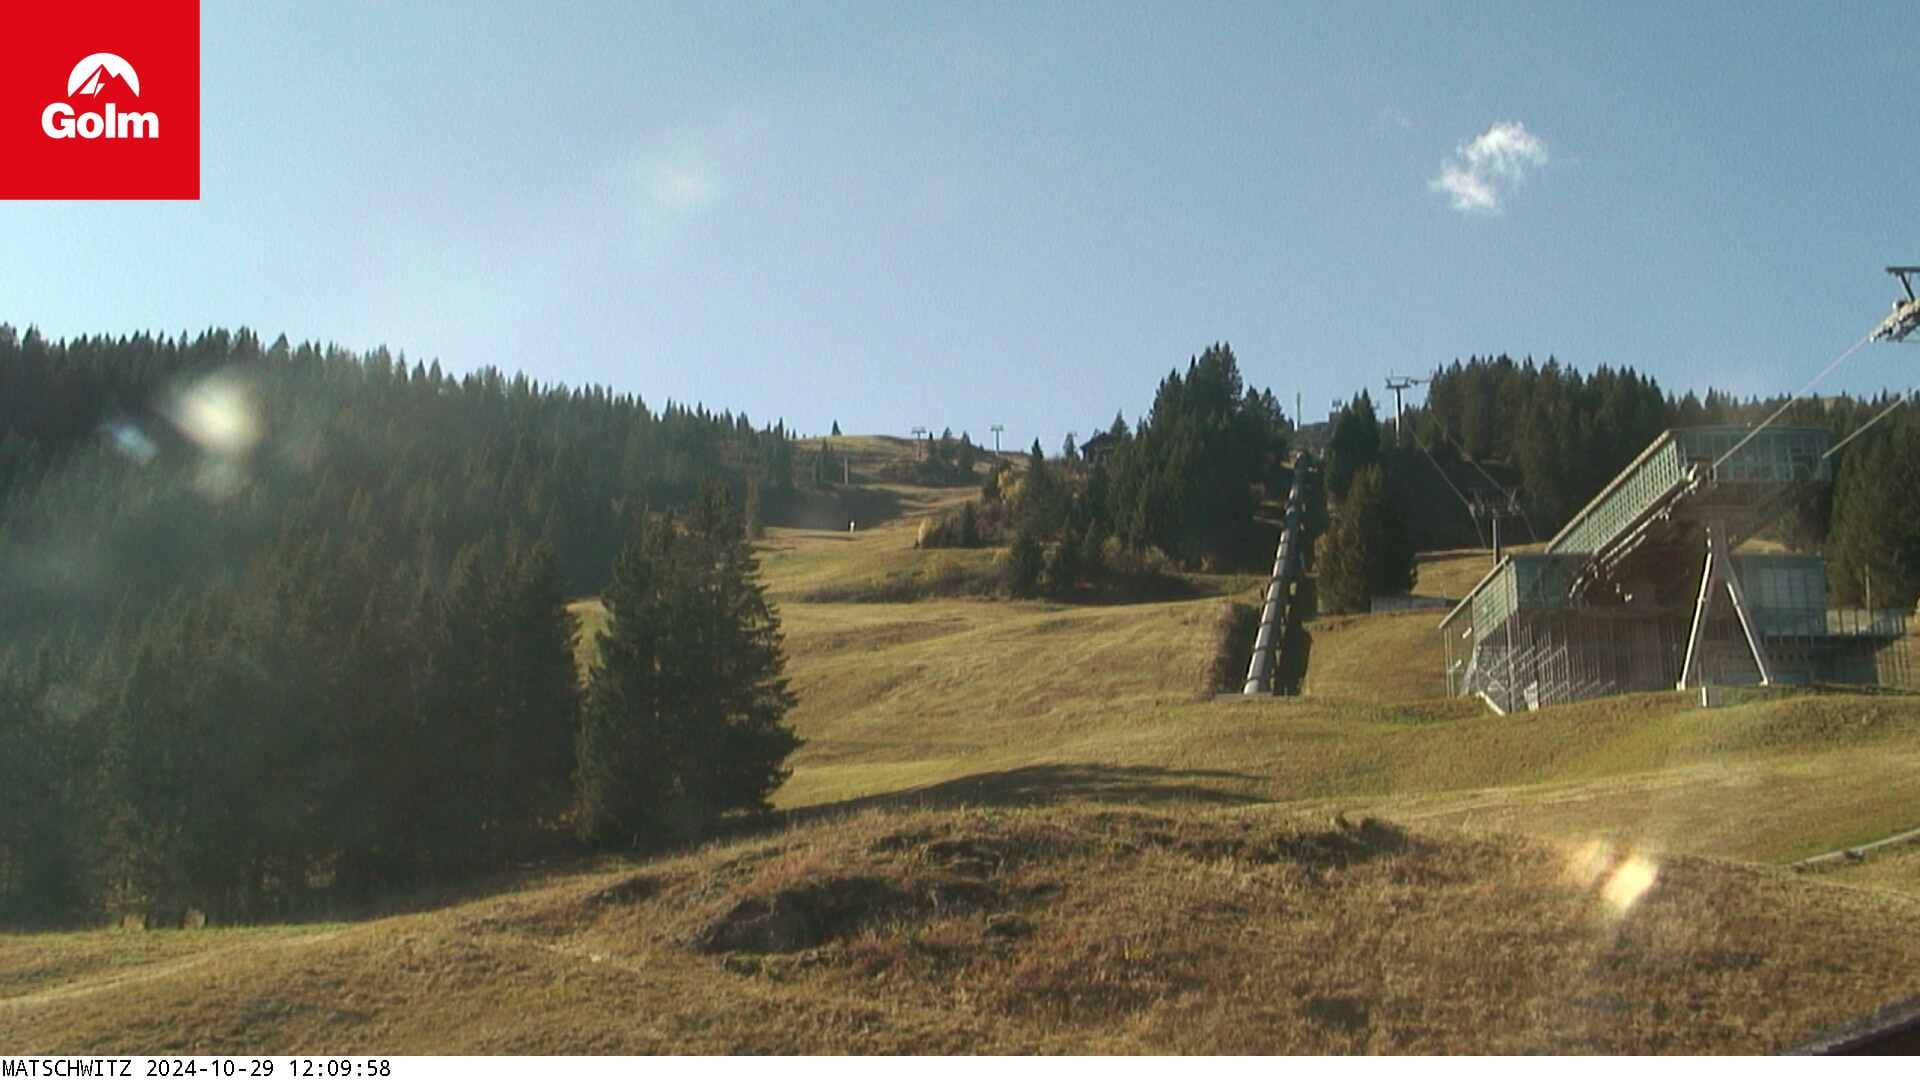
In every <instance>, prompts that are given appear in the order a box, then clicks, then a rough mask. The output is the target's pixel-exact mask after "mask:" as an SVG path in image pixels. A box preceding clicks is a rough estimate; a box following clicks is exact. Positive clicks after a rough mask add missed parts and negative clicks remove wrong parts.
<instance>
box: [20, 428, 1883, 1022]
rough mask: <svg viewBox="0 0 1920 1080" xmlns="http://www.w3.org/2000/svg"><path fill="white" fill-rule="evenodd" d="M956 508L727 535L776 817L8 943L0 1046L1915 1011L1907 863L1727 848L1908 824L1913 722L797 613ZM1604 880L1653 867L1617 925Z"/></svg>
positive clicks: (1192, 640) (1347, 635)
mask: <svg viewBox="0 0 1920 1080" xmlns="http://www.w3.org/2000/svg"><path fill="white" fill-rule="evenodd" d="M838 442H839V441H838V440H836V444H838ZM857 445H858V444H856V447H857ZM897 449H898V448H897V447H890V446H888V445H880V446H877V447H876V448H875V449H874V451H873V452H874V453H875V454H879V453H882V452H892V451H897ZM858 467H859V466H858V464H857V463H856V468H858ZM966 494H967V493H966V492H964V491H942V492H925V491H919V490H917V489H908V488H900V489H893V490H892V491H891V493H890V495H889V498H890V499H891V502H890V503H889V505H890V506H892V507H893V508H894V509H895V511H896V513H895V516H892V517H888V518H885V519H883V520H880V521H878V522H877V523H876V524H875V525H874V526H873V527H872V528H864V527H863V528H862V529H860V530H858V531H856V532H854V533H852V534H848V533H845V532H839V531H831V530H813V531H808V530H798V529H786V530H775V531H774V532H773V534H772V535H771V536H770V537H769V539H768V541H767V543H766V544H765V545H763V547H762V558H763V561H764V565H765V567H766V570H767V575H768V581H769V586H770V589H771V591H772V593H773V595H774V597H775V598H776V600H778V601H779V603H780V604H781V611H782V615H783V618H784V621H785V628H786V632H787V645H788V653H789V656H790V669H789V670H790V674H791V676H792V680H793V685H794V687H795V689H796V690H797V691H798V693H799V695H800V699H801V704H800V706H799V707H798V708H796V709H795V710H794V712H793V713H792V715H791V719H792V720H793V722H794V723H795V725H796V727H797V728H798V729H799V731H800V733H801V734H802V735H803V736H804V737H805V738H806V739H807V740H808V743H807V745H806V746H805V747H804V748H803V749H802V751H801V752H800V753H799V754H798V755H797V756H796V757H795V759H794V762H793V764H794V769H795V771H794V775H793V778H792V780H791V781H790V782H789V783H788V785H787V786H786V787H785V788H783V789H782V790H781V792H780V793H779V795H778V799H779V803H780V806H781V807H782V808H783V810H785V811H786V813H787V817H786V819H785V820H786V822H787V823H786V824H785V825H783V826H781V827H779V828H775V829H773V830H771V831H764V832H762V833H760V834H757V835H754V836H750V837H747V838H745V839H738V840H734V841H730V842H727V843H720V844H716V845H714V846H712V847H711V848H708V849H705V850H702V851H698V852H692V853H687V854H682V855H678V856H673V857H668V858H662V859H658V860H653V861H631V862H627V861H616V862H610V863H605V864H597V865H582V866H578V867H575V868H572V869H571V870H568V871H565V872H561V871H554V872H552V873H550V874H549V875H548V876H545V877H535V878H531V879H529V880H527V881H525V882H524V883H523V884H522V885H520V886H519V887H517V888H514V889H510V890H507V891H504V892H502V893H500V894H498V895H496V896H493V897H492V898H489V899H484V900H479V901H476V902H471V903H461V904H453V905H450V906H446V907H444V908H442V909H441V910H436V911H428V912H425V913H422V914H415V915H406V916H400V917H394V918H387V919H379V920H373V921H367V922H361V923H356V924H350V925H345V924H343V925H333V926H319V927H288V928H261V929H222V930H210V931H198V932H183V931H170V932H156V933H144V934H143V933H123V932H105V931H103V932H97V933H88V934H70V935H43V936H32V937H12V938H0V1043H3V1044H4V1045H5V1046H7V1047H8V1048H12V1047H15V1046H17V1047H20V1048H21V1049H22V1050H24V1051H28V1052H39V1051H42V1050H59V1051H80V1052H85V1051H104V1050H125V1051H142V1052H153V1051H175V1052H191V1051H197V1050H228V1051H233V1052H241V1051H256V1052H258V1051H275V1052H303V1051H305V1052H326V1053H339V1052H362V1053H376V1052H377V1053H402V1052H410V1051H411V1052H438V1053H457V1052H475V1053H487V1052H528V1053H531V1052H551V1053H597V1052H621V1053H647V1052H752V1051H771V1052H785V1053H802V1052H902V1053H904V1052H916V1053H960V1052H1019V1051H1083V1052H1091V1051H1145V1052H1357V1051H1359V1052H1383V1051H1397V1052H1440V1051H1446V1052H1468V1051H1471V1052H1490V1053H1515V1052H1538V1051H1545V1052H1588V1051H1592V1052H1674V1051H1690V1052H1754V1051H1765V1050H1770V1049H1775V1048H1778V1047H1781V1046H1784V1045H1787V1044H1790V1043H1792V1042H1793V1041H1795V1040H1797V1039H1799V1038H1801V1037H1803V1036H1805V1035H1808V1034H1810V1033H1812V1032H1814V1031H1816V1030H1818V1029H1820V1028H1821V1027H1824V1026H1826V1025H1828V1024H1830V1023H1833V1022H1837V1021H1839V1020H1842V1019H1846V1018H1848V1017H1851V1016H1854V1015H1857V1014H1860V1013H1864V1012H1866V1011H1868V1010H1870V1009H1872V1008H1874V1007H1876V1006H1878V1005H1881V1004H1884V1003H1885V1002H1887V1001H1889V1000H1892V999H1895V998H1898V997H1901V996H1904V995H1907V994H1910V993H1913V992H1914V991H1915V990H1917V989H1920V976H1916V975H1915V974H1913V973H1914V972H1916V971H1920V964H1916V961H1920V956H1917V955H1915V951H1916V949H1920V946H1912V945H1909V944H1907V940H1908V937H1909V935H1906V934H1904V930H1905V928H1906V923H1908V922H1910V921H1911V919H1912V917H1913V916H1914V915H1915V913H1916V912H1915V909H1914V904H1915V902H1916V901H1915V900H1914V899H1913V898H1912V897H1911V896H1907V895H1902V893H1903V892H1911V893H1915V894H1920V878H1916V877H1915V874H1914V870H1913V868H1914V866H1915V865H1916V861H1917V860H1916V857H1915V856H1914V855H1913V854H1912V851H1911V850H1909V849H1887V850H1886V851H1885V852H1884V853H1882V854H1880V855H1877V856H1876V857H1874V858H1873V859H1869V860H1866V861H1864V862H1862V863H1860V864H1857V865H1847V866H1841V867H1837V868H1834V869H1832V870H1831V871H1830V872H1828V873H1821V874H1812V873H1804V874H1803V873H1796V872H1793V871H1789V870H1782V869H1774V868H1768V867H1765V866H1759V865H1753V863H1752V862H1748V863H1733V862H1728V861H1721V860H1729V859H1739V860H1751V861H1753V862H1781V861H1786V860H1789V859H1793V858H1799V857H1803V856H1805V855H1809V854H1812V853H1815V852H1818V851H1825V850H1830V849H1833V848H1838V847H1842V846H1845V845H1849V844H1857V843H1860V842H1863V841H1866V840H1871V839H1874V838H1876V837H1878V836H1884V835H1887V834H1889V833H1893V832H1898V831H1901V830H1902V829H1906V828H1912V827H1915V826H1916V825H1920V820H1916V819H1915V818H1914V811H1913V808H1914V807H1916V806H1920V697H1902V696H1898V695H1881V696H1865V695H1858V694H1831V695H1811V696H1807V695H1803V696H1798V697H1793V696H1780V697H1767V698H1760V699H1756V700H1752V701H1748V702H1745V703H1743V704H1739V705H1736V706H1733V707H1729V708H1723V709H1714V710H1702V709H1699V708H1698V707H1697V704H1696V702H1695V701H1694V699H1691V698H1689V697H1688V696H1686V695H1680V694H1651V695H1640V696H1636V697H1629V698H1620V699H1612V700H1608V701H1597V702H1588V703H1584V704H1582V705H1577V706H1571V707H1566V708H1559V709H1548V710H1543V711H1541V712H1538V713H1532V714H1525V715H1518V716H1509V717H1501V716H1492V715H1488V714H1486V713H1485V712H1484V710H1482V709H1481V708H1479V707H1478V706H1477V705H1476V704H1474V703H1472V702H1461V701H1443V700H1435V699H1434V695H1436V694H1437V693H1439V674H1438V673H1439V667H1440V665H1439V661H1438V639H1437V635H1436V634H1435V632H1434V629H1433V624H1434V623H1436V622H1437V621H1438V613H1435V612H1417V613H1409V614H1405V615H1384V616H1363V617H1359V618H1354V619H1350V620H1343V621H1328V622H1324V623H1322V624H1319V625H1318V626H1317V627H1316V629H1315V643H1314V654H1313V657H1314V659H1313V665H1314V666H1313V668H1312V669H1311V670H1310V671H1309V676H1308V686H1307V689H1308V694H1307V695H1306V696H1303V697H1300V698H1292V699H1265V700H1253V701H1240V700H1230V701H1216V700H1213V699H1212V698H1211V697H1210V696H1209V695H1208V694H1207V693H1206V692H1205V686H1206V680H1207V678H1208V672H1209V667H1210V665H1211V663H1212V661H1213V659H1214V657H1213V645H1214V631H1215V622H1216V619H1217V616H1218V612H1219V608H1220V604H1221V601H1220V600H1218V599H1206V600H1191V601H1176V602H1162V603H1141V604H1131V605H1114V606H1106V607H1072V606H1062V605H1054V604H1039V603H1007V602H994V601H983V600H952V599H949V600H928V601H922V602H918V603H912V604H887V603H861V604H821V603H804V602H801V600H800V597H802V596H805V595H808V594H811V593H816V592H817V591H818V590H820V589H821V588H823V587H830V586H834V585H836V584H846V583H856V584H857V583H859V582H861V581H867V580H872V579H873V578H874V577H876V576H885V575H903V574H904V575H914V574H924V573H926V572H927V568H928V567H929V566H932V565H934V563H935V561H936V560H940V559H962V560H967V559H971V560H985V559H991V558H992V555H991V553H986V552H919V551H915V550H914V549H913V547H912V539H913V535H914V528H915V525H916V520H915V519H916V515H918V514H922V513H926V512H932V511H934V510H937V509H939V508H941V507H943V506H947V505H950V504H951V502H952V501H953V500H954V499H957V498H963V497H966ZM1480 561H1484V556H1483V555H1480V554H1478V553H1472V554H1468V555H1462V556H1459V557H1456V558H1452V559H1436V560H1430V561H1429V563H1428V565H1426V566H1423V579H1422V592H1439V591H1441V590H1442V589H1443V588H1444V589H1445V590H1446V591H1447V592H1448V593H1449V595H1459V594H1460V593H1464V591H1465V590H1466V588H1468V587H1471V585H1472V583H1473V581H1477V580H1478V573H1477V571H1478V570H1479V569H1481V567H1479V566H1478V565H1477V564H1478V562H1480ZM1448 574H1452V575H1454V576H1455V577H1456V578H1457V579H1458V581H1457V582H1455V583H1454V584H1448V582H1449V581H1452V580H1453V579H1452V578H1448V577H1447V576H1446V575H1448ZM1469 578H1471V580H1469ZM1243 584H1244V583H1240V582H1222V583H1220V586H1219V587H1220V589H1221V591H1223V592H1232V591H1234V590H1236V589H1238V588H1239V587H1240V586H1241V585H1243ZM576 611H577V613H579V614H580V615H581V616H582V618H583V622H584V623H585V624H586V625H585V632H584V633H583V638H584V639H586V640H590V636H591V630H592V629H593V628H594V627H595V625H596V620H599V619H602V618H604V614H603V613H602V612H600V610H599V609H598V605H597V604H594V603H592V602H585V603H582V604H579V605H576ZM586 640H583V651H584V647H585V644H586ZM1340 812H1345V813H1346V814H1347V815H1348V817H1349V818H1351V819H1358V818H1360V817H1361V815H1363V814H1371V815H1375V816H1378V817H1382V818H1385V819H1386V820H1389V821H1393V822H1396V823H1398V825H1397V826H1390V827H1381V826H1374V827H1372V828H1370V829H1368V830H1362V829H1361V828H1359V827H1357V826H1348V827H1341V826H1338V825H1335V824H1332V823H1331V822H1332V820H1333V818H1334V817H1335V815H1336V814H1338V813H1340ZM1402 829H1404V830H1405V831H1404V833H1403V832H1402V831H1401V830H1402ZM1634 859H1639V860H1644V863H1632V862H1631V860H1634ZM1623 865H1645V866H1647V867H1651V868H1653V869H1654V871H1655V877H1654V881H1655V884H1654V886H1653V887H1652V888H1651V889H1650V890H1649V891H1647V892H1646V893H1645V894H1644V896H1642V897H1640V898H1639V900H1638V901H1637V902H1636V903H1634V904H1632V905H1631V906H1629V907H1625V908H1623V907H1621V906H1620V905H1617V904H1612V903H1610V902H1609V901H1608V900H1606V899H1605V898H1604V897H1603V896H1602V893H1603V892H1604V890H1605V889H1606V885H1607V882H1608V881H1609V880H1612V877H1613V875H1614V874H1615V873H1616V872H1617V871H1618V870H1619V869H1620V867H1621V866H1623ZM703 947H704V948H705V949H707V950H717V951H703Z"/></svg>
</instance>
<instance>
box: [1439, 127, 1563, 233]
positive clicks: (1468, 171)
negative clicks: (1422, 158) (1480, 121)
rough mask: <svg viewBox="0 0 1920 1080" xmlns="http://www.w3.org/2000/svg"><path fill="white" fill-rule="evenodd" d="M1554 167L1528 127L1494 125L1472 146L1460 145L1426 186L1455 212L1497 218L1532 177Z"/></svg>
mask: <svg viewBox="0 0 1920 1080" xmlns="http://www.w3.org/2000/svg"><path fill="white" fill-rule="evenodd" d="M1552 163H1553V158H1552V156H1551V155H1550V154H1548V153H1547V147H1546V144H1545V143H1542V142H1541V141H1540V139H1539V138H1538V137H1537V136H1535V135H1534V134H1533V133H1532V132H1530V131H1528V130H1527V128H1526V125H1525V124H1521V123H1518V122H1514V123H1502V124H1495V125H1493V126H1492V127H1490V128H1488V129H1487V131H1486V133H1485V134H1484V135H1481V136H1480V137H1479V138H1477V139H1474V140H1473V141H1472V142H1465V143H1461V144H1460V148H1459V149H1458V150H1456V151H1454V154H1453V156H1452V157H1450V158H1448V159H1447V160H1446V161H1443V162H1441V163H1440V175H1439V176H1437V177H1435V178H1434V179H1433V180H1432V181H1430V182H1429V183H1428V185H1427V186H1428V187H1429V188H1430V189H1431V190H1433V191H1436V192H1439V193H1440V194H1442V195H1445V196H1446V197H1447V198H1448V200H1449V201H1451V202H1452V204H1453V208H1454V209H1455V210H1459V211H1461V212H1463V213H1470V214H1497V213H1499V212H1500V210H1501V208H1502V207H1503V206H1504V205H1505V203H1506V200H1507V199H1509V198H1511V197H1512V196H1513V195H1514V193H1515V192H1518V191H1519V190H1520V189H1521V188H1522V187H1524V186H1526V182H1527V177H1528V176H1529V175H1530V174H1531V173H1534V172H1538V171H1539V170H1541V169H1543V168H1545V167H1546V166H1548V165H1550V164H1552Z"/></svg>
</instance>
